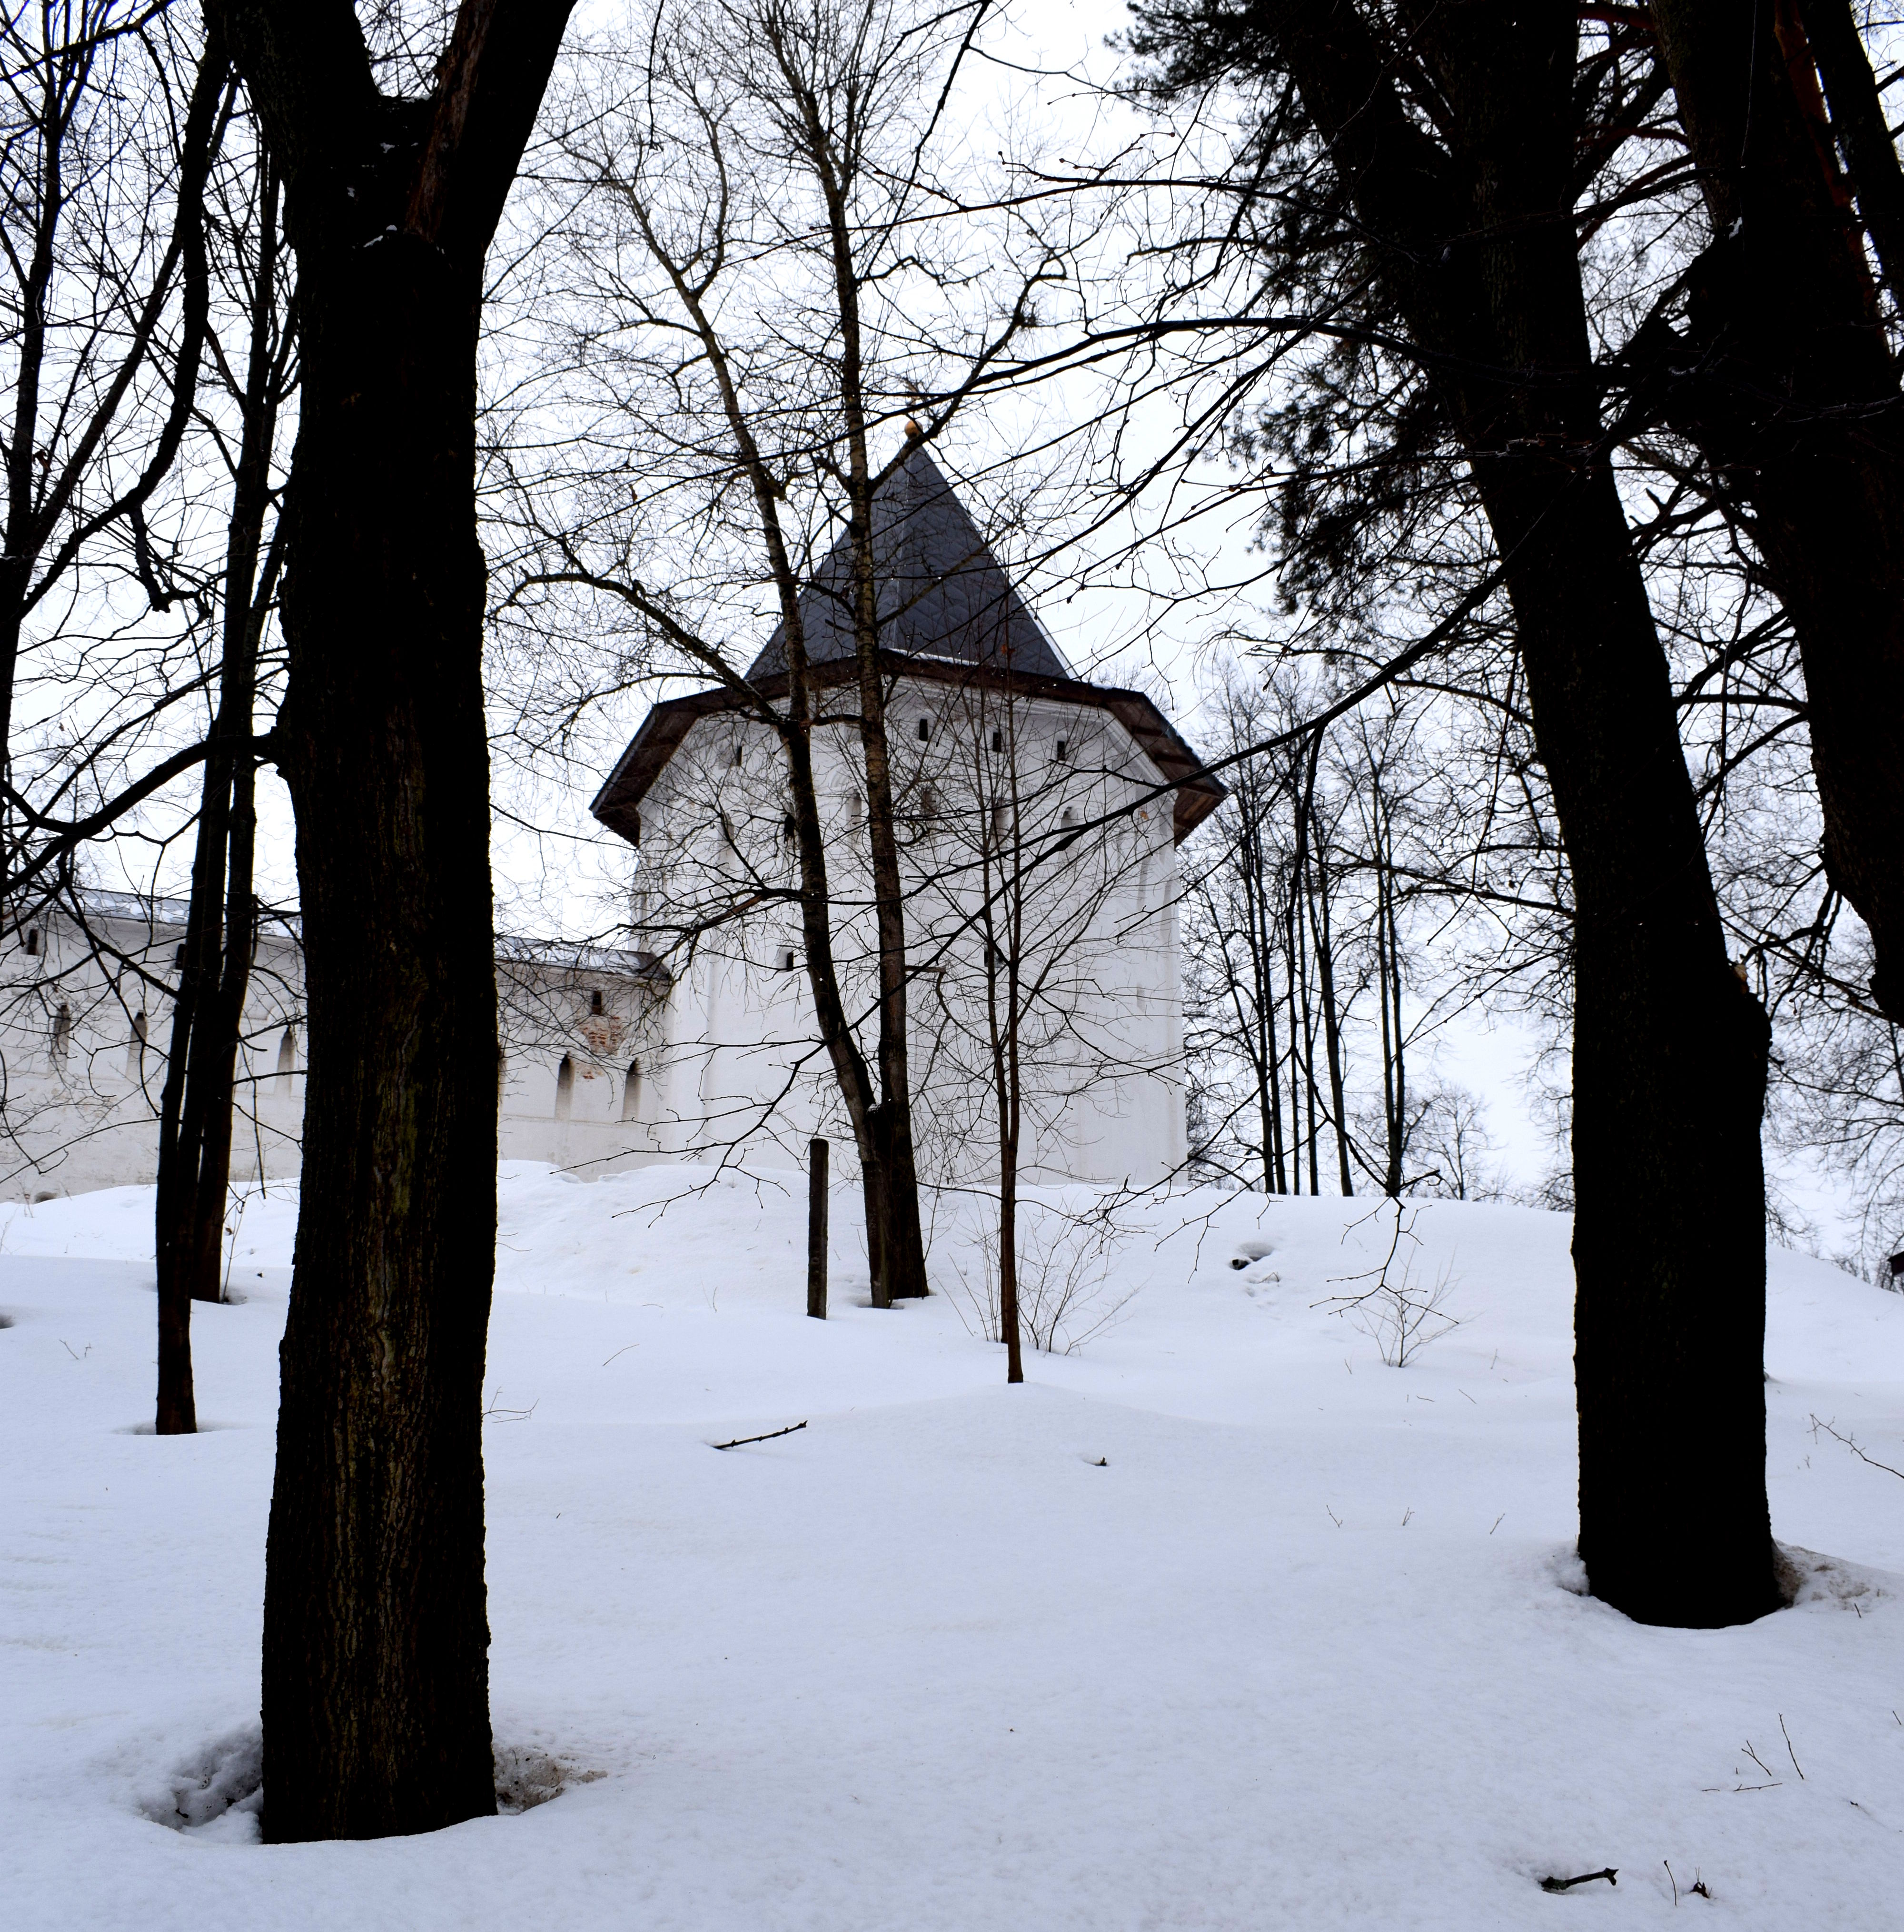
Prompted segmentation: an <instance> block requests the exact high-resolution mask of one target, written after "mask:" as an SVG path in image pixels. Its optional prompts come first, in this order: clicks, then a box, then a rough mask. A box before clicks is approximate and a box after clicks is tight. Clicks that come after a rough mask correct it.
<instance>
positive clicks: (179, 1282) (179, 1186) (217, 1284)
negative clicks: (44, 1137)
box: [154, 161, 283, 1433]
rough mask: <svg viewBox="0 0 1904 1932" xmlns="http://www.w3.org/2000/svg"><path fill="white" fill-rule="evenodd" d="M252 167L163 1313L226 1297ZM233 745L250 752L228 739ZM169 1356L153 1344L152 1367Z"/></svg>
mask: <svg viewBox="0 0 1904 1932" xmlns="http://www.w3.org/2000/svg"><path fill="white" fill-rule="evenodd" d="M263 172H264V178H263V181H262V192H261V193H260V194H259V210H258V214H259V231H258V233H259V247H258V256H257V259H256V261H255V262H253V263H250V265H249V268H250V287H251V291H252V300H253V310H252V314H251V318H250V321H251V329H250V356H249V360H248V362H247V366H246V371H245V378H244V392H243V394H242V395H241V397H240V398H239V407H240V411H241V420H242V423H243V428H242V430H241V434H240V438H239V445H238V463H237V465H236V469H235V475H234V479H233V484H232V511H231V520H230V523H229V527H228V529H227V532H226V543H225V571H224V581H223V586H222V595H221V601H220V646H221V649H220V664H219V680H218V682H219V693H218V710H217V716H216V718H214V720H213V723H212V738H213V741H214V750H213V751H212V754H211V756H210V757H208V758H207V759H206V760H205V772H204V777H203V782H202V789H201V791H200V794H199V822H198V831H197V838H196V846H195V848H194V852H193V861H192V888H191V901H190V910H189V911H188V913H187V920H186V941H185V964H184V970H183V971H182V972H181V974H180V976H179V989H178V1000H177V1001H176V1003H175V1007H174V1009H173V1014H172V1043H171V1048H170V1054H169V1060H168V1064H167V1065H166V1080H165V1086H164V1089H163V1096H162V1098H161V1103H160V1118H159V1159H158V1173H157V1181H158V1186H157V1199H156V1202H155V1204H154V1215H155V1218H156V1227H155V1229H154V1234H155V1241H154V1253H155V1255H156V1256H157V1268H158V1291H159V1301H160V1307H161V1308H166V1307H170V1306H172V1304H175V1303H176V1302H177V1301H178V1299H179V1298H181V1297H182V1298H185V1299H186V1300H188V1301H219V1300H220V1299H222V1298H223V1292H224V1291H223V1280H222V1279H221V1269H220V1263H221V1262H222V1261H223V1254H224V1228H225V1211H226V1204H227V1199H228V1196H229V1190H230V1184H231V1146H232V1106H233V1100H234V1094H233V1082H234V1078H235V1072H236V1065H237V1058H238V1036H239V1034H240V1032H241V1029H242V1027H243V1023H244V999H245V993H246V990H247V988H248V986H250V974H251V950H252V944H253V934H254V932H255V930H256V905H255V904H254V901H253V898H252V891H251V885H252V868H253V848H254V844H255V837H256V824H257V814H256V802H255V801H256V769H257V766H256V760H255V759H254V758H253V756H252V755H251V753H250V750H249V748H248V741H249V740H250V736H251V732H252V712H253V706H254V705H255V703H256V693H257V667H258V647H259V640H260V639H261V637H262V634H263V631H264V625H265V616H266V614H267V612H268V609H269V607H270V603H271V596H272V595H273V592H274V589H275V587H276V578H277V562H276V559H277V551H276V547H275V546H274V550H273V556H272V559H271V562H269V563H268V565H266V566H265V569H264V571H263V574H262V581H261V580H260V574H259V550H260V548H261V547H262V543H263V541H264V526H265V514H266V511H267V509H268V506H269V503H270V496H271V452H272V446H273V444H274V441H275V440H276V436H277V412H278V400H279V389H280V383H281V380H282V377H283V368H282V366H281V362H280V358H281V356H282V354H283V344H282V342H281V341H280V338H279V333H278V329H277V321H278V317H277V203H278V193H277V179H276V176H275V174H274V172H273V170H272V169H271V166H270V165H269V163H268V161H267V162H266V163H264V170H263ZM241 741H244V742H245V743H246V745H247V748H244V749H240V748H238V745H239V743H240V742H241ZM221 899H222V900H223V905H222V907H221V905H220V901H221ZM221 920H222V924H221ZM173 1319H175V1318H173ZM165 1361H166V1352H164V1351H163V1350H161V1352H160V1362H161V1365H162V1367H163V1364H164V1363H165ZM159 1406H160V1410H161V1412H163V1411H164V1410H165V1409H166V1407H167V1400H166V1396H165V1394H164V1392H163V1389H162V1390H161V1393H160V1404H159ZM160 1433H169V1432H168V1431H166V1430H163V1428H161V1430H160Z"/></svg>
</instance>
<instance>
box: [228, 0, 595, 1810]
mask: <svg viewBox="0 0 1904 1932" xmlns="http://www.w3.org/2000/svg"><path fill="white" fill-rule="evenodd" d="M568 10H569V9H568V5H567V4H565V0H463V4H462V5H460V7H458V9H457V13H456V15H455V19H454V26H453V28H451V31H449V33H448V37H447V38H446V39H442V38H439V37H436V35H434V34H430V35H426V36H424V37H425V38H427V40H429V41H430V46H429V47H428V50H427V53H426V54H425V55H424V56H423V60H422V62H421V63H420V65H421V68H422V71H417V70H416V68H408V69H406V67H405V65H404V63H403V59H402V58H400V55H402V53H403V46H402V45H401V44H399V46H397V49H396V52H395V54H394V55H393V56H392V57H391V59H389V60H388V61H387V62H385V64H384V65H383V69H382V72H383V74H384V75H385V77H391V78H392V79H393V80H394V85H393V86H392V87H391V89H388V90H386V89H385V86H382V85H380V84H379V68H378V67H377V66H376V65H374V64H373V58H372V50H371V48H370V46H369V45H368V44H367V41H366V38H365V34H364V28H363V26H361V25H360V23H359V21H358V17H357V15H356V13H355V11H354V10H353V9H352V7H351V6H349V5H348V4H346V0H217V4H212V3H211V0H208V7H207V12H208V16H209V17H210V18H211V20H212V21H213V22H214V23H215V24H216V26H217V27H218V28H220V29H221V30H222V31H223V34H225V36H226V39H227V40H228V42H229V46H230V48H231V52H232V60H233V62H234V63H235V65H236V66H237V68H238V71H239V72H240V73H241V74H242V75H243V76H244V81H245V84H246V86H247V89H248V90H249V92H250V98H251V101H252V103H253V106H254V107H255V109H256V112H257V115H258V118H259V123H260V124H261V126H262V129H263V132H264V136H265V145H266V148H267V149H268V152H269V154H270V155H271V160H272V164H273V166H274V167H275V168H276V169H277V171H278V172H279V174H280V177H281V178H282V180H283V184H284V198H285V230H286V235H287V236H288V238H289V241H290V242H291V245H292V249H293V251H295V255H296V257H297V275H298V344H299V356H300V359H301V383H300V407H299V418H298V444H297V452H296V455H295V459H294V462H293V465H292V476H291V481H290V485H289V505H288V511H287V528H286V539H285V541H286V565H285V581H284V589H283V598H282V600H281V619H282V622H283V629H284V634H285V637H286V643H287V646H288V649H289V673H288V687H287V691H286V699H285V704H284V708H283V712H281V713H280V718H279V721H278V724H277V733H276V736H277V746H276V751H277V761H278V763H279V766H280V769H281V770H282V771H283V774H284V775H285V778H286V781H287V782H288V784H289V787H290V791H291V796H292V804H293V805H294V807H295V811H296V814H297V821H298V886H299V896H300V901H301V914H302V919H303V930H304V959H305V967H306V974H307V989H308V995H309V1001H310V1061H309V1071H308V1073H307V1084H306V1102H305V1109H304V1169H303V1173H304V1179H303V1187H302V1193H301V1199H300V1205H299V1212H298V1243H297V1259H296V1263H295V1272H294V1275H293V1280H292V1292H291V1307H290V1314H289V1320H288V1323H287V1326H286V1335H285V1341H284V1346H283V1391H282V1398H281V1403H280V1410H279V1415H278V1453H277V1477H276V1481H275V1484H274V1488H273V1491H272V1497H271V1534H270V1542H269V1545H268V1552H267V1559H266V1566H265V1640H264V1673H263V1716H264V1736H265V1781H266V1784H267V1788H268V1790H269V1792H270V1793H271V1796H270V1800H269V1803H268V1807H267V1809H266V1811H265V1833H266V1835H267V1836H268V1837H269V1838H272V1839H274V1840H276V1841H287V1840H296V1839H309V1838H367V1837H374V1836H377V1835H381V1834H383V1833H387V1832H418V1831H427V1830H430V1829H435V1828H436V1827H438V1826H443V1825H448V1824H453V1823H456V1822H457V1820H460V1819H464V1818H469V1817H477V1816H479V1815H481V1814H487V1813H490V1812H493V1811H494V1809H495V1806H496V1793H495V1784H494V1774H493V1761H492V1757H491V1748H490V1724H489V1700H488V1682H489V1673H488V1646H489V1631H488V1625H487V1618H486V1615H485V1611H484V1602H485V1597H484V1580H483V1477H482V1444H481V1427H482V1425H481V1408H482V1372H483V1359H484V1345H485V1339H486V1332H487V1321H488V1312H489V1289H490V1281H491V1279H492V1277H493V1271H494V1266H495V1232H496V1223H495V1194H494V1178H493V1177H494V1175H495V1170H496V1073H497V1064H498V1063H497V1055H498V1043H497V1034H496V979H495V968H494V956H495V955H494V945H493V932H492V916H491V898H490V877H489V828H488V814H487V799H488V754H487V732H486V730H485V726H484V715H483V692H482V679H481V655H482V625H483V612H484V592H485V572H484V560H483V556H482V552H481V547H480V546H479V544H478V540H477V535H476V512H475V405H476V355H477V348H478V336H479V329H480V323H481V311H482V302H483V275H484V257H485V254H486V252H487V248H488V246H489V243H490V238H491V236H492V235H493V233H494V231H495V229H496V223H497V221H498V220H499V217H500V215H501V213H502V204H503V200H504V197H505V196H506V194H507V193H508V190H509V187H510V184H511V181H513V179H514V175H515V173H516V170H517V166H518V164H519V163H520V159H521V157H522V154H523V149H524V148H525V146H526V144H527V142H528V141H529V137H530V134H531V132H532V127H533V125H534V122H535V117H536V114H537V112H538V109H539V107H540V105H541V99H542V95H543V92H544V89H545V88H546V86H547V83H548V79H549V76H550V71H551V69H552V68H553V63H554V61H555V58H556V51H557V49H558V46H559V43H560V41H561V38H562V32H563V30H564V28H565V26H566V23H567V20H568ZM399 24H401V23H399ZM385 25H386V26H387V25H388V17H387V16H386V17H385Z"/></svg>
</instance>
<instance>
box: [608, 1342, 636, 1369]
mask: <svg viewBox="0 0 1904 1932" xmlns="http://www.w3.org/2000/svg"><path fill="white" fill-rule="evenodd" d="M640 1346H641V1344H640V1343H639V1342H630V1343H628V1344H627V1346H625V1347H624V1348H619V1349H616V1351H615V1355H610V1357H609V1358H608V1362H612V1361H614V1359H615V1356H616V1355H626V1354H627V1353H628V1349H638V1348H640ZM608 1362H604V1363H603V1364H602V1365H601V1366H602V1367H604V1369H605V1368H606V1367H607V1366H608Z"/></svg>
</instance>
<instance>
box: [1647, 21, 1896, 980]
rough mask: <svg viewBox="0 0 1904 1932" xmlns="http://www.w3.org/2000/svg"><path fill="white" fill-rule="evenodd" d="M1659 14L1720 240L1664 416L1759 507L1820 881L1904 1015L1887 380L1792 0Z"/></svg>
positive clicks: (1673, 365) (1700, 272) (1667, 359)
mask: <svg viewBox="0 0 1904 1932" xmlns="http://www.w3.org/2000/svg"><path fill="white" fill-rule="evenodd" d="M1654 20H1656V22H1657V25H1658V28H1659V32H1660V52H1661V54H1662V56H1663V58H1664V60H1665V62H1666V65H1667V67H1668V68H1669V71H1670V72H1671V74H1672V82H1673V89H1674V92H1675V96H1676V98H1677V99H1678V105H1679V113H1680V118H1681V121H1682V123H1683V124H1684V127H1685V130H1686V135H1687V142H1688V144H1689V145H1690V148H1691V151H1692V154H1693V159H1694V160H1696V162H1697V163H1699V179H1700V184H1701V187H1702V190H1703V191H1704V193H1705V199H1706V203H1707V207H1708V211H1709V213H1710V214H1711V224H1712V229H1713V233H1714V236H1715V237H1716V238H1717V239H1715V241H1714V243H1713V245H1712V246H1711V248H1708V250H1707V251H1706V253H1705V255H1703V256H1702V257H1701V258H1700V260H1699V264H1698V265H1697V275H1696V281H1695V284H1694V289H1693V304H1692V313H1691V318H1690V328H1691V340H1690V344H1689V345H1687V347H1690V350H1692V351H1693V352H1694V353H1693V354H1691V355H1690V356H1689V355H1687V353H1685V350H1684V349H1681V350H1679V351H1678V354H1677V356H1676V357H1675V355H1674V354H1673V353H1672V351H1671V350H1670V347H1668V349H1667V350H1666V353H1663V357H1662V360H1663V362H1664V363H1665V364H1666V365H1667V366H1668V368H1669V370H1670V372H1671V376H1672V381H1671V383H1670V386H1669V389H1668V392H1667V398H1666V413H1667V415H1668V416H1669V419H1670V420H1672V422H1674V423H1675V426H1676V427H1678V428H1681V429H1683V430H1684V431H1686V432H1687V434H1690V435H1692V436H1693V437H1695V438H1696V440H1698V441H1699V443H1700V444H1701V445H1702V447H1703V448H1704V449H1705V451H1706V452H1707V453H1708V456H1709V457H1710V458H1711V460H1712V461H1713V463H1714V466H1715V470H1716V473H1717V475H1719V476H1720V478H1721V481H1722V484H1723V487H1725V488H1726V489H1728V490H1737V491H1738V493H1739V495H1740V496H1741V497H1742V498H1743V499H1744V501H1745V502H1746V503H1747V504H1748V505H1750V509H1751V511H1752V515H1751V517H1750V533H1751V535H1752V537H1753V540H1754V541H1756V544H1758V546H1759V550H1760V551H1761V553H1762V555H1763V556H1764V558H1765V565H1766V569H1767V572H1768V575H1769V577H1770V578H1771V582H1772V585H1773V587H1774V589H1775V590H1776V591H1777V594H1778V596H1779V598H1780V601H1781V602H1782V603H1783V604H1784V606H1785V608H1786V611H1787V612H1788V613H1789V615H1790V616H1791V618H1792V624H1793V626H1794V628H1795V630H1796V631H1797V633H1798V643H1799V647H1800V651H1801V655H1802V658H1803V660H1804V671H1805V685H1806V693H1807V699H1808V711H1807V718H1808V723H1809V726H1810V733H1811V742H1812V766H1813V770H1814V772H1816V775H1817V778H1818V790H1819V805H1820V806H1821V808H1822V811H1823V813H1824V818H1825V865H1826V868H1827V870H1828V872H1829V874H1830V875H1831V882H1832V883H1833V884H1834V886H1837V889H1839V890H1840V892H1843V894H1844V895H1845V897H1846V898H1847V899H1849V901H1851V903H1852V905H1853V906H1855V907H1856V908H1857V910H1858V913H1860V915H1861V916H1862V917H1863V919H1864V922H1865V923H1866V925H1867V926H1869V927H1870V931H1871V937H1872V940H1873V944H1874V946H1875V947H1876V956H1877V970H1876V974H1874V976H1873V980H1872V983H1871V992H1872V997H1873V999H1874V1000H1875V1001H1876V1002H1877V1004H1879V1006H1880V1007H1882V1009H1883V1010H1884V1011H1885V1013H1888V1015H1889V1016H1891V1018H1892V1019H1904V866H1900V865H1899V863H1898V854H1899V853H1900V852H1904V419H1901V418H1904V406H1901V405H1900V393H1899V388H1898V376H1897V367H1896V365H1895V364H1894V362H1893V361H1892V359H1891V353H1890V351H1889V349H1888V347H1887V345H1886V343H1885V335H1884V331H1883V329H1882V325H1881V323H1880V320H1879V314H1878V308H1877V302H1876V293H1875V291H1874V290H1873V287H1872V284H1871V280H1870V275H1869V272H1868V271H1867V266H1866V263H1865V260H1864V251H1863V249H1862V248H1861V245H1860V242H1859V237H1858V231H1857V226H1856V223H1855V220H1853V218H1852V214H1851V211H1850V208H1849V205H1848V202H1847V199H1846V190H1845V187H1844V184H1843V181H1842V180H1841V178H1840V177H1839V176H1838V174H1837V167H1836V164H1835V163H1834V160H1833V158H1832V156H1831V148H1830V144H1829V139H1828V136H1824V135H1823V133H1822V130H1820V129H1819V128H1818V127H1816V125H1815V124H1813V119H1812V118H1811V117H1810V116H1809V115H1807V113H1806V111H1805V104H1804V101H1803V100H1801V83H1802V85H1803V86H1804V89H1805V91H1807V92H1811V91H1813V90H1815V89H1816V80H1815V78H1814V77H1813V74H1812V68H1811V61H1810V49H1809V48H1808V46H1807V43H1806V40H1805V37H1804V30H1803V28H1802V27H1801V26H1800V25H1799V22H1798V13H1797V10H1796V9H1795V7H1794V6H1793V5H1792V4H1791V0H1751V4H1750V5H1744V6H1740V5H1732V4H1730V0H1660V4H1659V5H1657V6H1656V7H1654ZM1843 91H1844V90H1843V86H1841V87H1840V94H1842V93H1843ZM1835 98H1837V97H1836V96H1834V100H1835ZM1834 111H1835V110H1834ZM1885 139H1886V141H1887V142H1888V136H1885ZM1895 165H1896V162H1895V156H1894V155H1893V157H1892V166H1893V167H1895ZM1865 178H1866V181H1867V182H1870V183H1872V184H1874V185H1875V184H1876V175H1875V172H1873V171H1872V170H1871V169H1867V175H1866V177H1865ZM1868 212H1869V211H1867V213H1868ZM1881 225H1882V220H1880V223H1879V224H1878V225H1876V226H1874V227H1873V233H1874V234H1876V233H1878V228H1879V226H1881ZM1687 364H1690V365H1694V366H1693V367H1692V368H1690V369H1688V368H1685V367H1684V365H1687Z"/></svg>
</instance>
